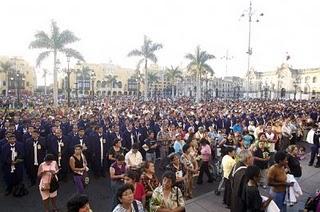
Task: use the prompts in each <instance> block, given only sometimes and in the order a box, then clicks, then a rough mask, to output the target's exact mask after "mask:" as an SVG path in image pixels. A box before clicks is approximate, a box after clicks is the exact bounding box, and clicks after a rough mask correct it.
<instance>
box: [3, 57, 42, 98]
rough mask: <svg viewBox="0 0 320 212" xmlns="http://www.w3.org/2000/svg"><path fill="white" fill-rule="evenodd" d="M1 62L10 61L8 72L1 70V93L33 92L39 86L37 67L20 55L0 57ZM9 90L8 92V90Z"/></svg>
mask: <svg viewBox="0 0 320 212" xmlns="http://www.w3.org/2000/svg"><path fill="white" fill-rule="evenodd" d="M0 62H1V63H6V62H10V64H11V69H10V70H9V71H8V72H4V71H3V70H0V71H1V72H0V95H6V94H7V93H8V95H17V93H18V91H20V93H21V94H33V92H34V90H35V89H36V86H37V79H36V74H35V69H34V67H33V66H31V65H30V64H29V63H28V62H27V61H25V60H24V59H22V58H20V57H12V58H9V57H5V56H3V57H0ZM7 90H8V92H7Z"/></svg>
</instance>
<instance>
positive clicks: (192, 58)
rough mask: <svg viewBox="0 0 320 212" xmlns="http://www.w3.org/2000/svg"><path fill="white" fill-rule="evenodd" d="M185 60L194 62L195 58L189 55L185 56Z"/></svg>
mask: <svg viewBox="0 0 320 212" xmlns="http://www.w3.org/2000/svg"><path fill="white" fill-rule="evenodd" d="M185 58H186V59H189V60H196V58H195V57H194V55H193V54H191V53H189V54H186V56H185Z"/></svg>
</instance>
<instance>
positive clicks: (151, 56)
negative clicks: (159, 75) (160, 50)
mask: <svg viewBox="0 0 320 212" xmlns="http://www.w3.org/2000/svg"><path fill="white" fill-rule="evenodd" d="M147 59H149V60H151V61H152V62H154V63H157V61H158V58H157V56H156V55H155V54H154V53H151V54H149V55H148V56H147Z"/></svg>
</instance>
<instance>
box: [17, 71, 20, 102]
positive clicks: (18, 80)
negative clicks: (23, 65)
mask: <svg viewBox="0 0 320 212" xmlns="http://www.w3.org/2000/svg"><path fill="white" fill-rule="evenodd" d="M16 76H17V78H16V80H17V81H16V82H17V95H18V108H20V71H18V72H17V75H16Z"/></svg>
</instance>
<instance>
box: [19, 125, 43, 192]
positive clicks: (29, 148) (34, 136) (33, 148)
mask: <svg viewBox="0 0 320 212" xmlns="http://www.w3.org/2000/svg"><path fill="white" fill-rule="evenodd" d="M24 148H25V166H26V170H27V174H28V177H29V179H30V181H31V186H33V185H35V184H36V181H37V172H38V168H39V165H40V164H41V163H42V162H43V159H44V157H45V155H46V153H47V148H46V141H45V139H44V138H43V137H40V136H39V131H38V130H34V131H33V132H32V133H31V138H29V139H27V140H26V142H25V145H24Z"/></svg>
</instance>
